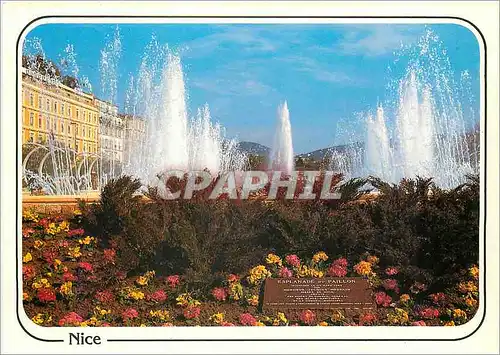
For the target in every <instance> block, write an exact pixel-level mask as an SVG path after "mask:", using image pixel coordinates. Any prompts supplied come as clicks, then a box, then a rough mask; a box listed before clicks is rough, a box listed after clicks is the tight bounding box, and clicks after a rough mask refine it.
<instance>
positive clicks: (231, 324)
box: [221, 322, 234, 327]
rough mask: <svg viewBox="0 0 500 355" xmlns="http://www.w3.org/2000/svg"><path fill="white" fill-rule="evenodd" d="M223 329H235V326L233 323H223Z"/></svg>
mask: <svg viewBox="0 0 500 355" xmlns="http://www.w3.org/2000/svg"><path fill="white" fill-rule="evenodd" d="M221 325H222V326H223V327H234V324H233V323H230V322H222V324H221Z"/></svg>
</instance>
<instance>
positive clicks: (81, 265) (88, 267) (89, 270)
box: [78, 261, 93, 272]
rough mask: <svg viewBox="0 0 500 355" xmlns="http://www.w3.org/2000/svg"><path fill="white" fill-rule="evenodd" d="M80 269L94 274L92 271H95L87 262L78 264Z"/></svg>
mask: <svg viewBox="0 0 500 355" xmlns="http://www.w3.org/2000/svg"><path fill="white" fill-rule="evenodd" d="M78 267H79V268H80V269H83V270H85V271H87V272H92V270H93V268H92V265H91V264H89V263H87V262H85V261H82V262H79V263H78Z"/></svg>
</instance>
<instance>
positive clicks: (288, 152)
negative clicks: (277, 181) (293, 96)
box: [269, 101, 294, 175]
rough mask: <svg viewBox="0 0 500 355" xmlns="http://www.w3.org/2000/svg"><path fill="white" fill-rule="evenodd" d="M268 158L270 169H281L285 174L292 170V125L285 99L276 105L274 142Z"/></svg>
mask: <svg viewBox="0 0 500 355" xmlns="http://www.w3.org/2000/svg"><path fill="white" fill-rule="evenodd" d="M269 160H270V167H271V169H272V170H276V171H282V172H284V173H286V174H287V175H290V173H291V172H292V171H293V170H294V156H293V145H292V126H291V124H290V112H289V111H288V105H287V102H286V101H285V102H284V103H283V104H282V105H280V106H279V107H278V119H277V125H276V132H275V136H274V144H273V148H272V150H271V155H270V159H269Z"/></svg>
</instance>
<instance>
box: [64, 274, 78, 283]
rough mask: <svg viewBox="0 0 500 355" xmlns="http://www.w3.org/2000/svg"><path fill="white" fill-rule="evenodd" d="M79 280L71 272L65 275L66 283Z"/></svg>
mask: <svg viewBox="0 0 500 355" xmlns="http://www.w3.org/2000/svg"><path fill="white" fill-rule="evenodd" d="M76 280H78V278H77V277H76V276H75V275H73V274H72V273H71V272H65V273H64V274H63V281H64V282H66V281H76Z"/></svg>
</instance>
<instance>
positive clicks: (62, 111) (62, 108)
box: [61, 103, 64, 115]
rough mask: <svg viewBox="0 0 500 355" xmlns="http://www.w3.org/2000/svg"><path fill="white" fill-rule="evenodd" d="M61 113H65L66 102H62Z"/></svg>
mask: <svg viewBox="0 0 500 355" xmlns="http://www.w3.org/2000/svg"><path fill="white" fill-rule="evenodd" d="M61 114H63V115H64V103H62V104H61Z"/></svg>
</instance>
